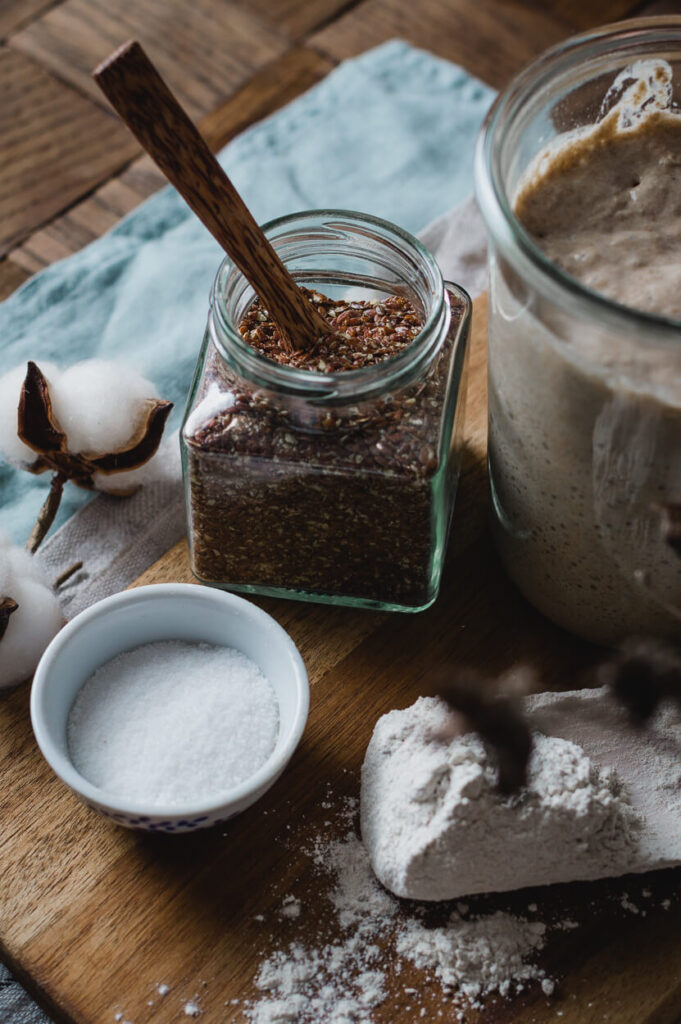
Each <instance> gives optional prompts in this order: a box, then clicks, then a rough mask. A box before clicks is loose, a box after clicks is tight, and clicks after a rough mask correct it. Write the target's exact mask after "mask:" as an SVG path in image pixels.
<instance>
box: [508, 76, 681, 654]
mask: <svg viewBox="0 0 681 1024" xmlns="http://www.w3.org/2000/svg"><path fill="white" fill-rule="evenodd" d="M666 67H668V66H666ZM669 75H670V76H671V69H669ZM663 77H664V76H663ZM650 81H653V82H654V83H655V84H656V85H657V84H659V80H657V81H656V79H655V78H652V79H650V80H649V83H648V84H650ZM643 88H644V87H643V85H641V89H643ZM665 88H666V83H665V82H664V80H663V81H662V82H661V85H660V89H661V92H662V93H664V90H665ZM632 95H633V99H634V100H636V95H635V93H632V89H630V90H629V96H628V100H629V102H630V103H631V102H632ZM667 95H671V87H669V88H668V89H667ZM644 98H645V97H644ZM515 209H516V213H517V215H518V218H519V219H520V221H521V222H522V224H523V225H524V227H525V228H526V230H527V231H528V232H529V233H530V234H531V235H532V237H533V239H534V240H535V242H536V243H537V245H538V246H539V247H540V248H541V249H542V250H543V251H544V252H545V253H546V255H547V256H548V257H549V259H551V260H552V261H553V262H554V263H556V264H557V265H558V266H559V267H561V268H562V269H563V270H564V271H566V272H567V273H568V274H570V275H571V276H572V277H574V278H577V279H579V281H581V282H583V284H585V285H587V286H588V287H589V288H590V289H593V290H596V291H598V292H601V293H602V294H603V295H606V296H608V297H609V298H611V299H614V300H616V301H617V302H619V303H623V304H625V305H627V306H631V307H635V308H637V309H641V310H645V311H648V312H654V313H658V314H664V315H666V316H668V317H672V318H680V319H681V116H678V115H676V114H673V113H671V112H669V111H668V110H663V109H660V104H659V103H658V104H651V103H647V104H646V103H643V104H642V106H641V107H640V109H639V111H638V114H635V115H634V116H629V114H628V113H627V112H625V114H624V115H623V113H622V106H621V104H620V105H619V108H618V107H617V106H616V107H615V108H613V109H611V110H610V111H609V112H608V113H607V114H606V116H605V117H604V118H603V119H602V120H601V121H599V122H598V123H597V124H596V125H595V126H594V127H592V128H589V129H581V130H580V131H579V132H574V133H571V134H565V135H563V136H559V137H558V138H557V139H556V140H554V142H553V143H552V144H551V146H550V147H549V148H547V149H546V150H545V151H544V152H543V153H541V154H539V156H538V157H537V159H536V160H535V162H534V164H533V165H532V166H531V167H530V168H529V169H528V171H527V173H526V174H525V176H524V178H523V179H522V180H521V181H520V183H519V186H518V188H517V191H516V197H515ZM491 284H492V287H491V302H492V305H493V315H492V316H491V317H490V339H489V349H490V369H489V384H490V388H489V404H490V439H489V461H490V480H491V487H492V498H493V504H494V511H495V516H494V529H495V537H496V541H497V545H498V547H499V550H500V553H501V555H502V558H503V561H504V563H505V565H506V567H507V568H508V570H509V573H510V574H511V576H512V577H513V579H514V580H515V582H516V583H517V584H518V585H519V587H520V589H521V590H522V591H523V592H524V594H525V595H526V596H527V597H528V598H529V599H530V600H531V601H532V603H533V604H535V606H536V607H537V608H539V609H540V611H542V612H544V613H545V614H546V615H548V616H549V617H550V618H552V619H553V620H554V621H556V622H558V623H559V624H560V625H562V626H564V627H566V628H567V629H570V630H571V631H573V632H576V633H579V634H581V635H583V636H586V637H588V638H590V639H593V640H597V641H606V642H611V641H617V640H620V639H622V638H623V637H625V636H628V635H631V634H632V633H653V634H678V633H679V632H681V558H679V557H678V555H677V554H675V553H674V552H673V551H672V549H671V548H670V547H669V546H668V545H667V543H666V542H665V540H664V537H663V534H662V529H661V522H662V516H663V511H662V510H663V506H664V505H666V504H670V503H679V502H681V331H680V334H679V347H678V348H677V347H676V346H675V345H674V344H673V340H674V339H673V338H672V339H671V341H672V344H671V345H670V344H667V347H666V348H665V347H664V346H663V345H660V344H657V345H650V344H649V342H650V338H649V336H648V335H649V333H650V329H649V328H647V327H646V325H645V324H642V325H641V326H639V327H638V328H636V327H633V328H632V330H631V331H629V332H625V331H622V330H619V329H618V330H614V329H612V328H608V327H607V322H606V321H605V320H604V319H603V320H601V321H600V323H599V322H598V320H597V319H595V318H594V317H593V315H586V314H584V315H583V314H582V309H583V306H582V307H580V303H579V301H578V300H577V299H576V300H575V303H574V310H572V309H561V308H558V307H557V306H556V305H554V304H553V302H550V301H547V300H545V299H544V298H543V297H542V296H541V295H539V294H538V293H536V294H534V295H533V296H532V293H530V294H531V300H530V301H528V293H527V291H526V290H525V288H524V287H518V284H519V282H518V278H517V277H516V276H515V273H514V271H513V270H512V269H509V268H508V266H507V265H506V264H505V263H503V262H502V261H500V262H499V263H498V265H497V266H496V267H494V266H493V270H492V280H491ZM646 332H648V335H647V334H646Z"/></svg>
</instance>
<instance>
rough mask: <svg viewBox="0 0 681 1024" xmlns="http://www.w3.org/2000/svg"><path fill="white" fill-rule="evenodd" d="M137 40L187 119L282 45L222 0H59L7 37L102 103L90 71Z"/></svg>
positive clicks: (277, 34)
mask: <svg viewBox="0 0 681 1024" xmlns="http://www.w3.org/2000/svg"><path fill="white" fill-rule="evenodd" d="M130 38H138V39H140V41H141V42H142V44H143V45H144V46H145V48H146V49H147V51H148V53H149V54H150V55H151V58H152V60H153V61H154V63H155V64H157V66H158V67H159V69H160V71H161V74H162V75H165V76H167V77H168V78H169V79H171V80H172V81H173V85H174V89H175V91H176V93H177V95H178V97H179V99H180V102H181V103H182V104H183V105H184V106H185V107H186V108H187V110H188V111H189V113H190V114H191V116H192V117H201V116H203V115H204V114H207V113H209V112H211V111H212V110H214V109H215V108H216V107H217V106H219V105H220V104H221V103H223V102H224V101H225V100H226V99H229V97H230V96H231V95H232V94H233V93H234V92H235V90H236V89H238V88H240V87H241V86H243V85H245V84H246V82H247V81H249V79H250V78H251V76H252V75H253V74H255V72H257V71H258V70H259V69H260V68H261V67H264V66H265V65H266V64H268V63H269V62H270V61H272V60H274V59H276V58H277V57H280V56H281V55H282V54H283V53H284V52H285V51H286V50H287V49H288V48H289V46H290V42H289V40H288V39H287V38H286V36H285V34H284V33H283V32H281V31H279V30H277V29H275V28H273V27H272V26H271V25H268V24H267V23H266V22H265V21H264V20H263V19H261V18H260V17H258V16H257V15H256V14H253V13H251V12H250V11H249V10H247V9H245V8H244V7H239V6H237V5H236V4H234V3H232V2H230V0H115V2H112V0H66V2H64V3H61V4H59V5H58V6H56V7H54V8H53V9H51V10H50V11H48V12H47V14H46V15H45V16H44V17H42V18H39V19H38V20H37V21H34V22H33V23H32V24H30V25H28V26H27V27H26V28H25V29H23V30H22V31H21V32H18V33H16V34H15V35H13V36H12V37H11V45H12V46H13V47H16V48H17V49H20V50H22V52H24V53H27V54H30V56H32V57H33V58H34V59H36V60H38V61H40V62H41V63H43V64H44V65H45V67H48V68H50V69H51V70H52V71H53V72H54V73H55V74H56V75H58V76H59V77H61V78H63V79H64V80H65V81H67V82H69V83H70V84H71V85H73V86H75V87H76V88H77V89H79V90H81V91H83V92H85V93H86V94H88V95H89V96H90V97H91V98H92V99H94V101H95V102H96V103H99V104H101V105H104V106H105V105H106V101H105V100H104V98H103V96H102V94H101V93H100V92H99V90H98V89H97V87H96V86H95V85H94V83H93V82H92V79H91V77H90V71H91V69H92V68H93V67H94V66H95V64H98V63H99V62H100V61H101V60H103V59H104V58H105V57H106V55H107V53H110V52H111V51H112V50H113V49H115V47H117V46H119V45H120V44H121V43H123V42H124V41H125V40H126V39H130Z"/></svg>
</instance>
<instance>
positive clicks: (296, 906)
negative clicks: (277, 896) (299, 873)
mask: <svg viewBox="0 0 681 1024" xmlns="http://www.w3.org/2000/svg"><path fill="white" fill-rule="evenodd" d="M300 910H301V906H300V900H297V899H296V898H295V896H285V897H284V902H283V904H282V907H281V910H280V911H279V913H280V915H281V916H282V917H286V918H289V919H291V920H295V918H296V917H300ZM261 916H262V915H258V917H261ZM258 917H256V920H258Z"/></svg>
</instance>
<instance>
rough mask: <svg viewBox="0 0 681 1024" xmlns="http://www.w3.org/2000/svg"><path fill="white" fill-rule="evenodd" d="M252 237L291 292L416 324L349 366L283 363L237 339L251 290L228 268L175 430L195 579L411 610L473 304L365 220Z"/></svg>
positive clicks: (457, 411)
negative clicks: (405, 339) (410, 313)
mask: <svg viewBox="0 0 681 1024" xmlns="http://www.w3.org/2000/svg"><path fill="white" fill-rule="evenodd" d="M264 230H265V233H266V235H267V236H268V238H269V240H270V241H271V243H272V245H273V246H274V248H275V250H276V251H277V253H278V255H279V256H280V258H281V259H282V261H283V262H284V264H285V265H286V267H287V268H288V270H289V271H290V272H291V274H292V275H293V277H294V278H295V280H296V281H297V282H298V283H299V284H300V285H303V286H305V287H307V288H310V289H313V290H316V291H318V292H321V293H323V294H324V295H326V296H329V297H330V298H335V299H339V300H340V299H344V300H348V299H354V300H371V301H377V302H380V301H381V299H385V298H387V297H388V296H391V295H399V296H404V297H405V298H407V299H408V300H409V301H410V302H412V303H413V305H414V306H415V307H416V310H417V312H418V314H419V316H420V317H421V318H422V321H423V326H422V329H421V331H420V333H419V334H418V336H417V337H416V338H415V339H414V340H413V341H412V342H411V343H410V344H409V345H408V346H406V347H405V348H404V349H403V350H402V351H401V352H399V353H398V354H397V355H395V356H393V357H392V358H390V359H387V360H384V361H383V362H378V363H376V364H374V365H370V366H365V367H363V368H361V369H359V370H351V371H345V372H336V373H325V372H323V371H315V372H312V371H310V370H301V369H297V368H293V367H290V366H285V365H282V364H280V363H277V362H274V361H272V360H270V359H267V358H265V357H264V356H262V355H261V354H260V353H258V352H257V351H256V350H255V349H254V348H253V347H252V346H251V345H249V344H248V343H247V342H246V341H245V340H244V339H243V338H242V337H241V335H240V334H239V331H238V325H239V323H240V321H241V319H242V318H243V316H244V314H245V312H246V311H247V309H248V308H249V306H250V305H251V303H252V302H253V300H254V297H255V296H254V292H253V289H252V287H251V286H250V285H249V284H248V282H247V281H246V280H245V278H244V277H243V275H242V274H241V272H240V271H239V270H238V269H237V268H235V267H234V265H233V264H232V263H231V262H230V261H229V260H225V261H224V262H223V264H222V265H221V267H220V269H219V271H218V274H217V277H216V279H215V283H214V286H213V291H212V297H211V308H210V312H209V316H208V326H207V329H206V333H205V337H204V341H203V345H202V348H201V352H200V355H199V360H198V365H197V369H196V374H195V378H194V383H193V386H192V389H191V393H190V396H189V400H188V404H187V410H186V413H185V419H184V423H183V426H182V431H181V444H182V458H183V470H184V481H185V494H186V503H187V521H188V533H189V544H190V555H191V566H192V571H193V572H194V574H195V575H196V576H197V577H198V578H199V579H200V580H201V581H202V582H205V583H209V584H212V585H214V586H219V587H224V588H226V589H229V590H237V591H243V592H246V593H258V594H268V595H273V596H276V597H291V598H298V599H302V600H310V601H322V602H327V603H333V604H348V605H354V606H364V607H369V608H378V609H387V610H393V611H420V610H421V609H423V608H426V607H428V606H429V605H430V604H432V602H433V601H434V600H435V598H436V597H437V593H438V589H439V585H440V577H441V573H442V563H443V558H444V553H445V548H446V543H447V535H448V530H449V524H450V520H451V515H452V510H453V505H454V497H455V493H456V484H457V480H458V475H459V465H460V455H461V439H462V425H463V415H464V401H465V383H466V367H467V352H468V336H469V328H470V320H471V301H470V298H469V297H468V295H467V294H466V292H464V291H463V290H462V289H461V288H459V287H458V286H457V285H453V284H449V283H447V284H445V282H443V280H442V275H441V273H440V270H439V268H438V266H437V263H436V262H435V260H434V258H433V256H432V255H431V254H430V253H429V252H428V251H427V250H426V249H425V248H424V247H423V246H422V245H421V244H420V243H419V242H418V241H417V240H416V239H415V238H413V237H412V236H411V235H409V234H407V233H406V232H404V231H402V230H401V229H400V228H397V227H395V226H394V225H392V224H389V223H387V222H385V221H381V220H378V219H377V218H373V217H369V216H366V215H361V214H357V213H351V212H348V211H337V210H321V211H311V212H307V213H301V214H294V215H292V216H289V217H284V218H281V219H279V220H276V221H273V222H271V223H270V224H268V225H266V226H265V229H264Z"/></svg>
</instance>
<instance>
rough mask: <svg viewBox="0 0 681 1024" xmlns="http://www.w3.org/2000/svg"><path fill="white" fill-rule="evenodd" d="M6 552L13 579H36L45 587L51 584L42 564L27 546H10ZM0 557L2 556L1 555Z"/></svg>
mask: <svg viewBox="0 0 681 1024" xmlns="http://www.w3.org/2000/svg"><path fill="white" fill-rule="evenodd" d="M6 554H7V562H8V564H9V571H10V574H11V576H12V578H13V579H29V580H34V581H35V582H36V583H40V584H42V586H44V587H45V586H48V585H49V584H48V582H47V580H46V579H45V574H44V572H43V570H42V569H41V568H40V565H39V564H38V562H37V561H36V559H35V558H34V557H33V555H31V554H30V553H29V552H28V551H27V550H26V548H10V549H9V551H7V552H6ZM0 557H2V556H1V555H0ZM10 596H13V595H10Z"/></svg>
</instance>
